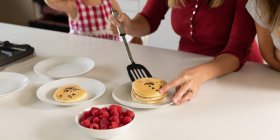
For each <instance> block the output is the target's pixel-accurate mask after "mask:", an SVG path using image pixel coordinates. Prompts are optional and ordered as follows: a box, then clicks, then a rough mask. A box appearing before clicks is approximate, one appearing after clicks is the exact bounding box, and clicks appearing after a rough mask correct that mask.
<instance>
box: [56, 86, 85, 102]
mask: <svg viewBox="0 0 280 140" xmlns="http://www.w3.org/2000/svg"><path fill="white" fill-rule="evenodd" d="M86 96H87V91H86V90H85V89H82V88H81V87H80V86H79V85H65V86H62V87H59V88H58V89H57V90H56V91H55V93H54V94H53V98H54V99H55V101H57V102H61V103H73V102H78V101H80V100H82V99H84V98H85V97H86Z"/></svg>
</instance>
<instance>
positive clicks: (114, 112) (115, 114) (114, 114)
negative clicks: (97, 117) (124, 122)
mask: <svg viewBox="0 0 280 140" xmlns="http://www.w3.org/2000/svg"><path fill="white" fill-rule="evenodd" d="M119 115H120V114H119V112H118V110H112V111H111V116H119Z"/></svg>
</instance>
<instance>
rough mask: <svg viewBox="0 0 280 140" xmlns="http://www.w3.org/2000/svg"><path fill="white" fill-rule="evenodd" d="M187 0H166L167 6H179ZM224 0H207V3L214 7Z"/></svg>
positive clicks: (183, 4)
mask: <svg viewBox="0 0 280 140" xmlns="http://www.w3.org/2000/svg"><path fill="white" fill-rule="evenodd" d="M187 1H188V0H168V6H169V7H171V8H179V7H182V6H185V3H186V2H187ZM224 1H225V0H209V1H208V5H209V7H210V8H216V7H219V6H221V5H222V4H223V3H224Z"/></svg>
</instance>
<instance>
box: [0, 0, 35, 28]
mask: <svg viewBox="0 0 280 140" xmlns="http://www.w3.org/2000/svg"><path fill="white" fill-rule="evenodd" d="M34 17H35V14H34V9H33V3H32V0H0V22H7V23H12V24H19V25H27V24H28V21H29V20H31V19H34Z"/></svg>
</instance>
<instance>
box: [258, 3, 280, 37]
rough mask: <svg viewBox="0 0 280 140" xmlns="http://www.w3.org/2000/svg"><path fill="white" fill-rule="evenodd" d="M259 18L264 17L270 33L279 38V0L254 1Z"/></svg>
mask: <svg viewBox="0 0 280 140" xmlns="http://www.w3.org/2000/svg"><path fill="white" fill-rule="evenodd" d="M256 3H257V6H258V7H257V8H258V9H260V12H259V13H257V14H259V16H260V17H265V18H264V20H265V22H267V23H268V25H269V27H270V29H271V31H276V32H275V33H276V35H277V36H278V37H280V0H256Z"/></svg>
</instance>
